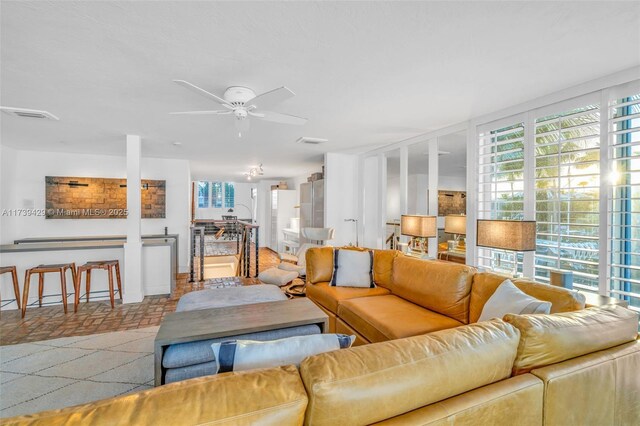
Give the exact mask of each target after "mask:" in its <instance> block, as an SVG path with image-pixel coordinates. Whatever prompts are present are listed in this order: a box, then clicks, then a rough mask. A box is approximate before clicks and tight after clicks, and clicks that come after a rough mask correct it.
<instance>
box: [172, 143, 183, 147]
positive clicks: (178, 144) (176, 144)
mask: <svg viewBox="0 0 640 426" xmlns="http://www.w3.org/2000/svg"><path fill="white" fill-rule="evenodd" d="M173 144H174V145H175V146H180V145H182V142H173Z"/></svg>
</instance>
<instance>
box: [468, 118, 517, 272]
mask: <svg viewBox="0 0 640 426" xmlns="http://www.w3.org/2000/svg"><path fill="white" fill-rule="evenodd" d="M484 128H485V130H481V131H480V133H479V135H478V163H479V164H478V219H504V220H522V219H523V218H524V121H517V120H516V121H515V122H512V123H511V124H506V125H505V124H504V123H503V124H499V123H496V125H494V126H491V124H489V125H486V126H484ZM517 261H518V263H519V267H518V269H519V270H520V271H522V256H521V255H520V256H519V259H518V260H517ZM477 262H478V266H484V267H490V268H491V267H496V266H498V267H499V268H501V269H505V270H512V269H513V262H514V258H513V253H511V252H505V251H504V250H497V249H489V248H483V247H478V249H477ZM498 264H499V265H498Z"/></svg>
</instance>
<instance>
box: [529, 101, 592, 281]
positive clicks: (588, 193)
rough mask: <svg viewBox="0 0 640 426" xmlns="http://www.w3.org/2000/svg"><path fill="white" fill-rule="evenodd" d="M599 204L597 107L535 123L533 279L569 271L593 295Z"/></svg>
mask: <svg viewBox="0 0 640 426" xmlns="http://www.w3.org/2000/svg"><path fill="white" fill-rule="evenodd" d="M599 204H600V112H599V107H598V105H587V106H584V107H581V108H576V109H571V110H569V111H565V112H561V113H558V114H553V115H548V116H545V117H540V118H538V119H536V121H535V210H536V221H537V244H536V254H535V270H534V276H535V279H536V280H539V281H542V282H549V272H550V271H551V270H561V271H572V272H573V282H574V286H576V287H582V288H585V289H592V290H595V291H597V290H598V281H599V280H598V276H599V275H598V274H599V273H598V258H599V222H600V206H599Z"/></svg>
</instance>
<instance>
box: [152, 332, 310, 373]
mask: <svg viewBox="0 0 640 426" xmlns="http://www.w3.org/2000/svg"><path fill="white" fill-rule="evenodd" d="M310 334H320V327H318V326H317V325H315V324H309V325H301V326H298V327H289V328H279V329H276V330H269V331H260V332H257V333H247V334H236V335H234V336H228V337H220V338H217V339H209V340H199V341H197V342H189V343H178V344H176V345H171V346H169V347H168V348H167V350H166V351H165V353H164V357H163V358H162V366H163V367H164V368H179V367H186V366H188V365H193V364H202V363H205V362H210V361H215V359H216V358H215V356H214V354H213V350H212V349H211V344H212V343H216V342H224V341H227V340H257V341H260V342H265V341H267V340H276V339H284V338H285V337H293V336H308V335H310Z"/></svg>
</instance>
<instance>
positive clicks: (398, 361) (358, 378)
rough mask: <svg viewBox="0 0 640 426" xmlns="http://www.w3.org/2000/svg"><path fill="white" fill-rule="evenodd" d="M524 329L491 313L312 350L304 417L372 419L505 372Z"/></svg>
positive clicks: (303, 371)
mask: <svg viewBox="0 0 640 426" xmlns="http://www.w3.org/2000/svg"><path fill="white" fill-rule="evenodd" d="M372 299H373V298H372ZM518 336H519V333H518V330H517V329H515V328H514V327H512V326H511V325H509V324H507V323H505V322H503V321H501V320H492V321H487V322H483V323H478V324H472V325H467V326H461V327H457V328H455V329H453V330H442V331H436V332H434V333H430V334H426V335H422V336H415V337H409V338H406V339H398V340H390V341H388V342H382V343H377V344H372V345H364V346H358V347H353V348H351V349H341V350H339V351H333V352H327V353H324V354H320V355H316V356H312V357H309V358H307V359H305V360H304V361H302V364H301V365H300V375H301V376H302V380H303V381H304V384H305V387H306V389H307V392H308V396H309V406H308V408H307V413H306V418H305V423H306V424H308V425H314V426H322V425H355V424H371V423H374V422H378V421H382V420H385V419H388V418H391V417H394V416H399V415H401V414H404V413H407V412H409V411H412V410H415V409H418V408H420V407H424V406H426V405H429V404H432V403H434V402H438V401H442V400H444V399H446V398H450V397H452V396H454V395H459V394H461V393H464V392H466V391H469V390H471V389H476V388H479V387H481V386H485V385H488V384H490V383H494V382H497V381H500V380H502V379H505V378H507V377H509V375H510V374H511V366H512V365H513V360H514V358H515V356H516V351H517V348H518V340H519V339H518Z"/></svg>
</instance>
